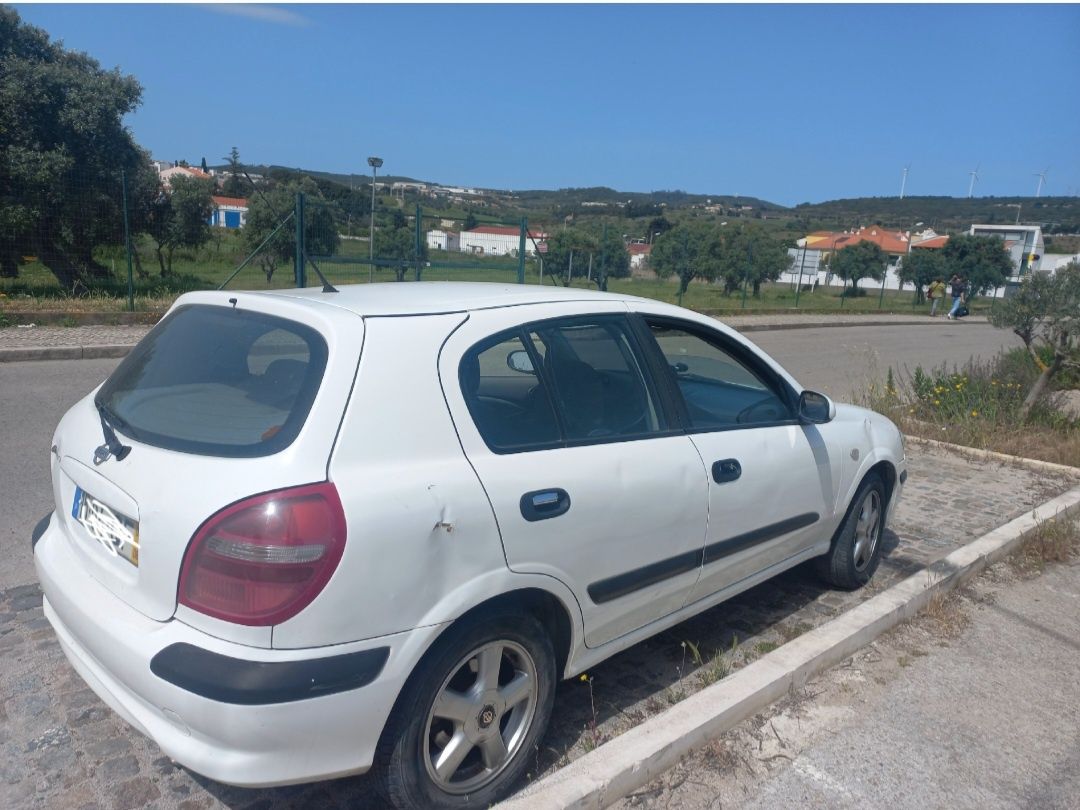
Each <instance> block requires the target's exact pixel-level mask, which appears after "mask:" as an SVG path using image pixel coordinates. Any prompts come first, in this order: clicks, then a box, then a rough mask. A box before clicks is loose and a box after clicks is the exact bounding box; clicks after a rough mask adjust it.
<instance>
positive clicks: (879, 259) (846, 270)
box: [829, 240, 889, 290]
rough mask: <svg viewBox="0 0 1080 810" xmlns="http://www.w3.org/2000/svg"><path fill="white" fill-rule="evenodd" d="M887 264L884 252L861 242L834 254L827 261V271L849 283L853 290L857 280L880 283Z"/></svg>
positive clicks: (872, 244)
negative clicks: (864, 279)
mask: <svg viewBox="0 0 1080 810" xmlns="http://www.w3.org/2000/svg"><path fill="white" fill-rule="evenodd" d="M888 262H889V256H888V254H887V253H885V251H884V250H882V249H881V248H880V247H879V246H878V245H876V244H874V243H873V242H870V241H867V240H863V241H861V242H856V243H855V244H853V245H848V246H847V247H844V248H841V249H840V250H838V251H837V252H836V253H834V254H833V255H832V257H831V258H830V259H829V269H830V270H831V271H832V272H833V273H835V274H836V275H838V276H840V278H842V279H843V280H844V281H850V282H851V289H853V290H854V289H855V287H857V286H858V284H859V279H863V278H872V279H874V280H875V281H881V279H882V278H883V277H884V275H885V265H887V264H888Z"/></svg>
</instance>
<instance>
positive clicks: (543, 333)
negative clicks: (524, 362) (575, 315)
mask: <svg viewBox="0 0 1080 810" xmlns="http://www.w3.org/2000/svg"><path fill="white" fill-rule="evenodd" d="M531 336H532V337H533V340H534V341H539V342H541V343H543V344H544V346H545V348H546V352H545V354H544V370H545V372H546V377H547V380H548V381H549V382H550V384H551V386H552V389H553V390H552V398H553V399H554V400H555V403H556V405H557V407H558V409H559V414H560V416H561V417H562V422H563V425H564V429H565V434H566V435H565V438H566V439H567V440H568V441H577V440H581V439H606V438H613V437H631V436H644V435H648V434H651V433H655V432H657V431H658V430H660V429H661V418H660V414H659V411H658V408H657V406H656V400H655V397H654V396H653V394H652V392H651V391H650V389H649V385H648V384H647V382H646V379H645V376H644V374H643V373H642V369H641V365H640V363H639V362H638V358H637V355H636V353H635V351H634V348H633V343H632V341H631V340H630V337H629V335H628V333H627V331H626V323H625V321H624V320H622V319H621V318H619V319H600V320H597V321H595V322H589V321H583V320H574V321H571V322H553V323H548V324H542V325H538V326H537V327H536V328H535V330H534V332H532V335H531Z"/></svg>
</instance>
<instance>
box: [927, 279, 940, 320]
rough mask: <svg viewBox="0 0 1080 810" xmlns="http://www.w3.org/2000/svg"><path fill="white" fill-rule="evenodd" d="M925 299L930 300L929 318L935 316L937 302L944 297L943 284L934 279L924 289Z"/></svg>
mask: <svg viewBox="0 0 1080 810" xmlns="http://www.w3.org/2000/svg"><path fill="white" fill-rule="evenodd" d="M926 297H927V298H929V299H930V317H931V318H933V317H934V316H935V315H937V306H938V301H940V300H941V299H942V298H944V297H945V282H944V281H942V280H941V279H940V278H935V279H934V280H933V281H931V282H930V286H929V287H927V289H926Z"/></svg>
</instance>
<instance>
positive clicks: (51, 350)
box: [0, 344, 135, 363]
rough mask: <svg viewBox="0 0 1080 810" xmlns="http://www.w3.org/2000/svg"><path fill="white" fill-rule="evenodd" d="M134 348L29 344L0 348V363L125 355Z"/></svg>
mask: <svg viewBox="0 0 1080 810" xmlns="http://www.w3.org/2000/svg"><path fill="white" fill-rule="evenodd" d="M133 348H135V346H134V344H132V345H130V346H128V345H121V344H109V345H104V346H29V347H26V348H18V349H0V363H14V362H18V361H22V360H97V359H100V358H102V357H125V356H126V355H127V353H128V352H130V351H131V350H132V349H133Z"/></svg>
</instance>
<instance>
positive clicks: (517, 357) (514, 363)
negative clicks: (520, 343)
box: [506, 349, 535, 374]
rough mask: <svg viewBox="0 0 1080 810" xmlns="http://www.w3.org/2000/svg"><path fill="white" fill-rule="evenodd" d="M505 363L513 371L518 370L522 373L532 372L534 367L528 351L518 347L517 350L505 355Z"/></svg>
mask: <svg viewBox="0 0 1080 810" xmlns="http://www.w3.org/2000/svg"><path fill="white" fill-rule="evenodd" d="M506 365H507V366H509V367H510V369H511V370H513V371H520V372H521V373H522V374H533V373H534V372H535V369H534V368H533V363H532V358H531V357H529V353H528V352H527V351H525V350H524V349H518V350H517V351H513V352H510V354H508V355H506Z"/></svg>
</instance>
